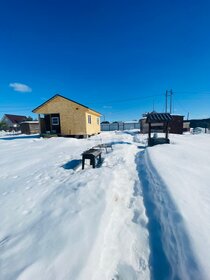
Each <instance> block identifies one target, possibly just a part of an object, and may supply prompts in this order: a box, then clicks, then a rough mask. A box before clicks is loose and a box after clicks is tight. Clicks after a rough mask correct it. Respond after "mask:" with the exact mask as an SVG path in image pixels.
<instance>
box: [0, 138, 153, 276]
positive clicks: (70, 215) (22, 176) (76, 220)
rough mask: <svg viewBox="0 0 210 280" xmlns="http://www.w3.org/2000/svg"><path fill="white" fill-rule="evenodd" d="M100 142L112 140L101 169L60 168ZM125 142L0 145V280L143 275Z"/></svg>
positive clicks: (144, 235)
mask: <svg viewBox="0 0 210 280" xmlns="http://www.w3.org/2000/svg"><path fill="white" fill-rule="evenodd" d="M102 138H103V141H104V142H110V141H111V142H113V152H109V153H107V154H106V153H103V158H104V161H103V165H102V167H100V168H96V169H92V168H88V166H86V169H85V170H84V171H83V170H78V171H74V170H67V169H64V168H63V167H62V166H63V165H65V163H67V162H69V161H71V160H73V159H80V158H81V153H82V152H83V151H84V150H86V149H87V148H90V147H92V146H95V145H96V144H99V143H101V141H102ZM132 139H133V136H132V135H129V134H115V133H109V134H106V133H105V134H103V135H102V136H99V137H93V138H91V139H90V140H88V139H81V140H77V139H70V138H66V139H65V138H51V139H42V138H40V139H38V138H37V139H33V138H30V137H28V138H20V137H17V139H13V140H11V141H8V140H0V158H1V162H0V168H1V174H0V180H1V181H0V182H1V188H0V192H1V194H0V205H1V206H0V219H1V230H0V246H1V254H0V263H1V269H0V278H1V279H19V280H20V279H21V280H25V279H119V277H120V279H121V277H124V276H123V275H126V277H127V279H138V278H141V279H148V278H149V275H150V271H149V265H148V260H149V246H148V230H147V228H146V224H147V217H146V214H145V209H144V206H143V198H142V196H140V195H138V193H137V188H138V187H139V186H138V184H139V180H138V174H137V171H136V167H135V155H136V152H137V149H138V147H137V146H136V145H132V144H130V142H132ZM134 218H135V219H134Z"/></svg>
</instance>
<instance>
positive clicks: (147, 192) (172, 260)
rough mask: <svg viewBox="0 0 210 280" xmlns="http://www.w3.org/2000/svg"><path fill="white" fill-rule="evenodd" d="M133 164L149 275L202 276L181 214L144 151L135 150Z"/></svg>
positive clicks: (155, 277) (160, 277)
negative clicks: (141, 201)
mask: <svg viewBox="0 0 210 280" xmlns="http://www.w3.org/2000/svg"><path fill="white" fill-rule="evenodd" d="M136 165H137V170H138V173H139V179H140V182H141V186H142V192H143V198H144V204H145V208H146V213H147V216H148V219H149V222H148V231H149V239H150V249H151V255H150V267H151V277H152V279H155V280H156V279H157V280H159V279H160V280H164V279H167V280H169V279H170V280H175V279H186V280H187V279H190V280H191V279H196V280H197V279H204V278H202V273H201V272H200V271H199V269H198V266H197V263H196V259H195V257H194V254H193V252H192V249H191V245H190V241H189V238H188V236H187V233H186V231H185V228H184V224H183V219H182V216H181V215H180V214H179V213H178V211H177V209H176V205H175V203H174V201H173V200H172V198H171V197H170V195H169V193H168V192H167V186H166V185H165V183H164V182H163V181H162V179H161V178H160V176H159V174H158V173H157V171H156V170H155V168H154V167H153V165H152V163H151V161H150V159H149V156H148V153H147V151H143V152H139V153H138V154H137V157H136Z"/></svg>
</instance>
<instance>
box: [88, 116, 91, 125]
mask: <svg viewBox="0 0 210 280" xmlns="http://www.w3.org/2000/svg"><path fill="white" fill-rule="evenodd" d="M91 123H92V121H91V115H88V124H91Z"/></svg>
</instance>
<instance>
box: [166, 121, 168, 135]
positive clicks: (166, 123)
mask: <svg viewBox="0 0 210 280" xmlns="http://www.w3.org/2000/svg"><path fill="white" fill-rule="evenodd" d="M166 139H168V122H167V123H166Z"/></svg>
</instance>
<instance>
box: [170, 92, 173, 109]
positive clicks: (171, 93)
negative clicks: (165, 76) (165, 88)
mask: <svg viewBox="0 0 210 280" xmlns="http://www.w3.org/2000/svg"><path fill="white" fill-rule="evenodd" d="M172 95H173V92H172V89H171V90H170V114H172V104H173V103H172Z"/></svg>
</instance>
